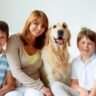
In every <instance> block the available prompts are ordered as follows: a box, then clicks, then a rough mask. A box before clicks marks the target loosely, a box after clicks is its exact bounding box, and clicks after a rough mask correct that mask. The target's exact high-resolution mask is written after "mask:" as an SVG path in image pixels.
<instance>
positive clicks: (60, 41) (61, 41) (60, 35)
mask: <svg viewBox="0 0 96 96" xmlns="http://www.w3.org/2000/svg"><path fill="white" fill-rule="evenodd" d="M57 34H58V37H57V38H54V40H55V43H57V44H58V45H62V44H64V38H63V37H64V31H63V30H58V32H57Z"/></svg>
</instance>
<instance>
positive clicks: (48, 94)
mask: <svg viewBox="0 0 96 96" xmlns="http://www.w3.org/2000/svg"><path fill="white" fill-rule="evenodd" d="M40 91H41V92H42V93H43V94H44V95H45V96H52V92H51V90H50V89H49V88H47V87H42V89H41V90H40Z"/></svg>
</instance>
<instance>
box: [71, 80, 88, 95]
mask: <svg viewBox="0 0 96 96" xmlns="http://www.w3.org/2000/svg"><path fill="white" fill-rule="evenodd" d="M71 87H72V88H73V89H74V90H76V91H77V92H78V93H80V96H88V91H87V90H86V89H84V88H81V87H80V86H79V84H78V80H71Z"/></svg>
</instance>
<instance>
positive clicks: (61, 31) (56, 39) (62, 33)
mask: <svg viewBox="0 0 96 96" xmlns="http://www.w3.org/2000/svg"><path fill="white" fill-rule="evenodd" d="M48 35H49V40H48V41H49V43H50V42H51V43H54V44H55V45H58V46H65V45H66V46H67V45H69V46H70V38H71V34H70V31H69V29H68V26H67V24H66V23H64V22H59V23H57V24H54V25H52V26H51V27H50V28H49V30H48Z"/></svg>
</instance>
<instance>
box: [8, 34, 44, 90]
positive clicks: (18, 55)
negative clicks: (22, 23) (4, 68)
mask: <svg viewBox="0 0 96 96" xmlns="http://www.w3.org/2000/svg"><path fill="white" fill-rule="evenodd" d="M40 57H41V56H40ZM40 57H38V59H37V60H36V61H35V62H34V63H32V64H31V63H30V62H29V59H28V57H27V56H26V54H25V51H24V48H23V44H22V41H21V39H20V35H19V34H14V35H12V36H11V37H10V38H9V40H8V44H7V59H8V62H9V65H10V68H11V70H12V74H13V76H14V77H15V78H16V79H17V80H18V81H19V82H20V83H21V84H22V85H23V86H27V87H32V88H36V89H41V88H42V86H43V83H42V82H41V80H40V76H39V69H40V67H41V65H42V61H41V58H40Z"/></svg>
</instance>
